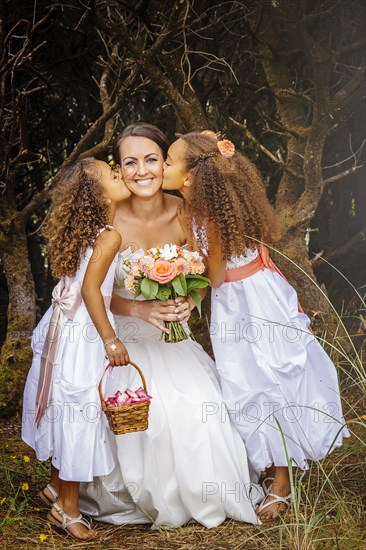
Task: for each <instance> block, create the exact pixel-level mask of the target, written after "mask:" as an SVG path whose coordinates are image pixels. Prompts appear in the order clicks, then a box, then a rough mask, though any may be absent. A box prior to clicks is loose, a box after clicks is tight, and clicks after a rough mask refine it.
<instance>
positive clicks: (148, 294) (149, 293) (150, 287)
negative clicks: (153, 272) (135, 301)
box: [141, 277, 159, 300]
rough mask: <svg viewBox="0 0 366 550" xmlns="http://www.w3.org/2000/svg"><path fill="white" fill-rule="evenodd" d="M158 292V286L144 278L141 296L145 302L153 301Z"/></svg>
mask: <svg viewBox="0 0 366 550" xmlns="http://www.w3.org/2000/svg"><path fill="white" fill-rule="evenodd" d="M158 291H159V284H158V283H157V282H156V281H153V280H152V279H149V278H148V277H146V279H143V280H142V282H141V294H142V295H143V297H144V298H146V300H153V299H154V298H156V295H157V293H158Z"/></svg>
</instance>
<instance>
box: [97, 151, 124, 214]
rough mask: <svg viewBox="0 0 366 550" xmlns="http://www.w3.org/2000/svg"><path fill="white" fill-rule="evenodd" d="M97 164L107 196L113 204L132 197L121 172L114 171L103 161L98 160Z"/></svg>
mask: <svg viewBox="0 0 366 550" xmlns="http://www.w3.org/2000/svg"><path fill="white" fill-rule="evenodd" d="M95 163H96V165H97V170H98V176H99V178H100V182H101V185H102V187H103V190H104V193H105V196H106V197H107V198H108V199H110V201H111V202H112V203H113V204H116V203H117V202H120V201H123V200H124V199H127V198H128V197H129V196H130V195H131V191H130V190H129V189H128V188H127V186H126V185H125V184H124V182H123V180H122V177H121V175H120V174H119V172H118V171H114V170H112V168H111V167H110V166H109V165H108V164H107V163H105V162H103V161H102V160H96V161H95Z"/></svg>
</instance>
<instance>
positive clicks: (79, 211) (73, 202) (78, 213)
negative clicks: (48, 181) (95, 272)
mask: <svg viewBox="0 0 366 550" xmlns="http://www.w3.org/2000/svg"><path fill="white" fill-rule="evenodd" d="M97 171H98V167H97V166H96V162H95V159H92V158H89V159H84V160H82V161H79V162H77V163H75V164H74V165H72V166H70V167H69V168H67V169H66V170H65V173H64V174H63V175H62V177H61V179H60V181H59V182H58V184H57V187H56V189H55V191H54V192H53V195H52V204H51V208H50V211H49V214H48V218H47V221H46V225H45V228H44V231H43V233H44V234H45V236H46V238H47V241H48V253H49V257H50V260H51V269H52V274H53V275H54V277H56V278H60V277H63V276H65V275H68V276H69V277H72V276H73V275H75V273H76V271H77V269H78V267H79V265H80V260H81V257H82V255H83V254H85V251H86V249H87V247H88V246H91V245H92V244H93V241H94V239H95V238H96V236H97V233H98V230H99V229H100V228H102V227H104V226H105V225H106V224H107V223H108V213H109V206H108V204H107V202H106V199H105V197H104V194H103V188H102V185H101V183H100V179H99V178H98V173H97Z"/></svg>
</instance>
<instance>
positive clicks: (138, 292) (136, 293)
mask: <svg viewBox="0 0 366 550" xmlns="http://www.w3.org/2000/svg"><path fill="white" fill-rule="evenodd" d="M140 294H141V285H139V286H138V287H137V288H136V290H135V296H134V300H135V299H136V298H137V296H140Z"/></svg>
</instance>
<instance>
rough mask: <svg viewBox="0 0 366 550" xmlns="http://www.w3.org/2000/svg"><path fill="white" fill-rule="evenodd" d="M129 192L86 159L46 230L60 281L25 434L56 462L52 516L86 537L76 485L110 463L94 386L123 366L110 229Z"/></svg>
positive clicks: (30, 387) (56, 202) (114, 236)
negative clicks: (115, 313) (106, 371)
mask: <svg viewBox="0 0 366 550" xmlns="http://www.w3.org/2000/svg"><path fill="white" fill-rule="evenodd" d="M129 194H130V192H129V191H128V189H127V188H126V186H125V185H124V183H123V182H122V180H121V178H120V176H119V174H118V172H115V171H113V170H111V168H110V167H109V166H108V165H107V164H106V163H104V162H102V161H98V160H95V159H85V160H83V161H80V162H78V163H76V164H75V165H73V166H71V167H70V168H68V169H67V171H66V173H65V174H64V176H63V178H62V181H60V182H59V184H58V186H57V189H56V192H55V195H54V197H53V203H52V207H51V211H50V215H49V219H48V222H47V225H46V231H45V232H46V236H47V238H48V245H49V256H50V259H51V264H52V271H53V274H54V275H55V276H56V277H60V278H61V280H60V281H59V283H58V284H57V285H56V287H55V288H54V290H53V293H52V306H51V307H50V308H49V309H48V310H47V311H46V313H45V315H44V316H43V318H42V319H41V321H40V323H39V324H38V326H37V327H36V329H35V330H34V333H33V338H32V348H33V362H32V366H31V368H30V371H29V373H28V378H27V382H26V385H25V390H24V404H23V419H22V438H23V440H24V441H25V442H26V443H27V444H28V445H30V446H31V447H32V448H33V449H34V450H35V452H36V455H37V458H38V459H39V460H47V459H48V458H51V463H52V464H51V480H50V484H49V485H47V487H45V488H44V489H43V490H42V491H41V492H40V496H41V498H42V499H43V500H44V501H45V502H46V503H47V504H48V505H49V506H50V508H51V510H50V512H49V514H48V516H47V517H48V519H49V520H50V521H51V522H52V523H53V524H55V525H56V526H58V527H60V528H62V529H64V530H65V531H67V532H68V533H70V534H71V535H72V536H74V537H75V538H77V539H80V540H91V539H94V538H95V537H96V536H97V532H96V531H95V530H92V529H91V527H90V524H89V523H88V522H87V521H86V520H85V519H84V518H83V517H82V515H81V514H80V510H79V504H78V497H79V484H80V482H81V481H92V480H93V477H94V476H100V475H105V474H108V473H109V472H110V471H111V470H112V469H113V467H114V461H113V458H112V453H111V450H110V448H109V443H108V438H107V434H106V424H105V419H104V417H102V416H101V407H100V402H99V397H98V389H97V386H98V382H99V380H100V378H101V376H102V374H103V369H104V367H105V364H106V363H107V362H109V363H110V364H111V365H112V366H118V365H125V364H127V363H128V361H129V357H128V353H127V350H126V348H125V346H124V345H123V344H122V342H120V340H119V339H118V338H117V337H116V334H115V329H114V321H113V315H112V314H111V312H110V309H109V305H110V300H111V295H112V288H113V279H114V271H115V267H116V254H117V253H118V250H119V247H120V245H121V236H120V234H119V233H118V232H117V231H116V230H115V229H114V228H113V227H112V226H111V225H109V224H110V223H111V222H112V220H113V216H114V209H115V205H116V203H117V202H119V201H121V200H123V199H124V198H127V197H128V196H129Z"/></svg>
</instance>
